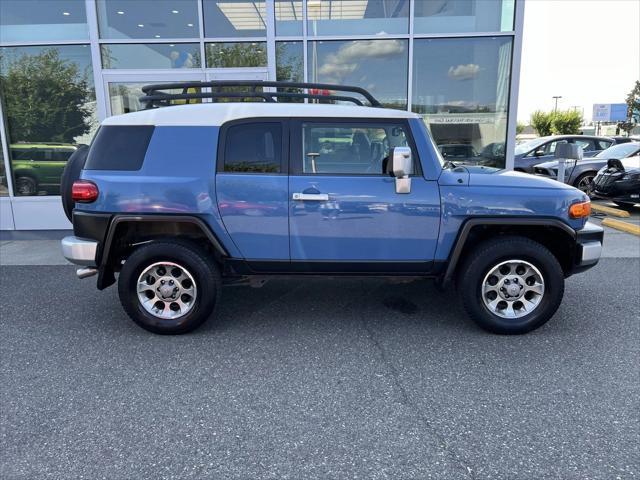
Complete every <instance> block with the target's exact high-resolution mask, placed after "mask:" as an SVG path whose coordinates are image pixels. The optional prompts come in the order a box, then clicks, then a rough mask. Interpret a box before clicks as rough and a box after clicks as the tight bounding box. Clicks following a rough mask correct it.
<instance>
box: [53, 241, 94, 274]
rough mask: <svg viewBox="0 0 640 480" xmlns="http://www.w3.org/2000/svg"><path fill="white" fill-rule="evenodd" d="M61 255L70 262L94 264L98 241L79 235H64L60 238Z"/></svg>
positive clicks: (86, 264) (87, 265)
mask: <svg viewBox="0 0 640 480" xmlns="http://www.w3.org/2000/svg"><path fill="white" fill-rule="evenodd" d="M61 244H62V255H64V258H66V259H67V260H69V261H70V262H71V263H75V264H76V265H82V266H85V267H92V266H95V265H96V252H97V250H98V242H96V241H95V240H89V239H86V238H79V237H73V236H70V237H64V238H63V239H62V242H61Z"/></svg>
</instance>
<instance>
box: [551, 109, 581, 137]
mask: <svg viewBox="0 0 640 480" xmlns="http://www.w3.org/2000/svg"><path fill="white" fill-rule="evenodd" d="M580 127H582V113H580V112H578V111H577V110H565V111H555V112H552V113H551V130H552V132H553V134H554V135H576V134H578V133H580Z"/></svg>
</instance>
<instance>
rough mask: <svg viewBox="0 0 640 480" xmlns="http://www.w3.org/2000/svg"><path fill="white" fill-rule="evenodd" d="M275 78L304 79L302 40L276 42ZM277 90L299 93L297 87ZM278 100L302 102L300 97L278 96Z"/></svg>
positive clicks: (281, 80)
mask: <svg viewBox="0 0 640 480" xmlns="http://www.w3.org/2000/svg"><path fill="white" fill-rule="evenodd" d="M276 80H278V81H279V82H303V81H304V46H303V44H302V42H276ZM278 91H282V92H290V93H299V92H302V89H299V88H279V89H278ZM278 101H279V102H297V103H300V102H304V99H302V98H284V97H283V98H279V99H278Z"/></svg>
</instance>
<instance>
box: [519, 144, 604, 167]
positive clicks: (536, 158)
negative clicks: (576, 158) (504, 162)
mask: <svg viewBox="0 0 640 480" xmlns="http://www.w3.org/2000/svg"><path fill="white" fill-rule="evenodd" d="M558 143H575V144H576V145H579V146H581V147H582V151H583V152H584V156H585V157H593V156H595V155H597V154H598V153H600V152H601V151H603V150H606V149H607V148H609V147H610V146H611V145H613V144H615V140H613V139H612V138H610V137H592V136H588V135H552V136H548V137H540V138H536V139H535V140H530V141H528V142H525V143H521V144H520V145H516V149H515V156H514V170H516V171H519V172H527V173H534V167H535V166H536V165H538V164H540V163H543V162H547V161H549V160H555V157H554V152H555V151H556V146H557V145H558Z"/></svg>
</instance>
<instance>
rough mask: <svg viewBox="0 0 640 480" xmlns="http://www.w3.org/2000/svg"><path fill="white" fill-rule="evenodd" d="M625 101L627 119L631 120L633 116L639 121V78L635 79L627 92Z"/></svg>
mask: <svg viewBox="0 0 640 480" xmlns="http://www.w3.org/2000/svg"><path fill="white" fill-rule="evenodd" d="M626 103H627V120H629V121H631V120H632V119H634V118H635V120H636V122H637V123H640V118H638V117H640V80H636V84H635V86H634V87H633V89H632V90H631V91H630V92H629V95H627V99H626Z"/></svg>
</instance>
